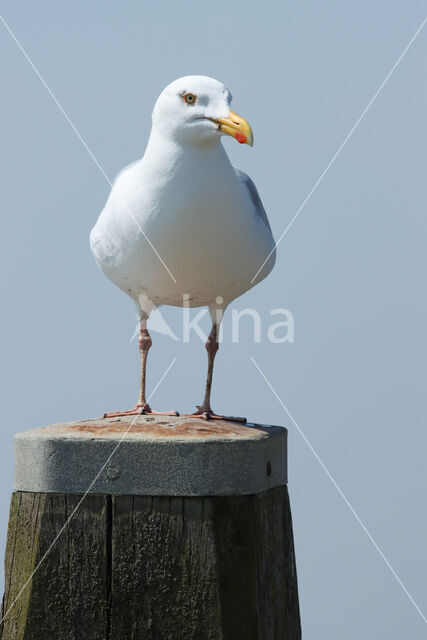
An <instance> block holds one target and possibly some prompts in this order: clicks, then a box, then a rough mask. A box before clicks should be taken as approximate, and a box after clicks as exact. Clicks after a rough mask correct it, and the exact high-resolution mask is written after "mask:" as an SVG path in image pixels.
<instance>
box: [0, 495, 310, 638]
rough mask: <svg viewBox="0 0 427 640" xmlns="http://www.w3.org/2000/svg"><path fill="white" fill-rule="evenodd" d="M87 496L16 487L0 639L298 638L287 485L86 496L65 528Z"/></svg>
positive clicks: (298, 627)
mask: <svg viewBox="0 0 427 640" xmlns="http://www.w3.org/2000/svg"><path fill="white" fill-rule="evenodd" d="M81 497H82V496H80V495H62V494H40V493H23V492H16V493H14V494H13V495H12V502H11V510H10V520H9V532H8V541H7V548H6V561H5V573H6V581H5V595H4V599H3V609H2V611H3V613H2V617H3V616H6V617H5V620H4V622H3V624H2V625H1V629H0V639H1V640H243V639H245V640H299V639H300V638H301V629H300V622H299V607H298V593H297V580H296V570H295V557H294V549H293V537H292V521H291V512H290V506H289V498H288V493H287V489H286V487H285V486H283V487H279V488H277V489H271V490H269V491H266V492H265V493H262V494H260V495H257V496H235V497H233V496H231V497H200V498H198V497H194V498H179V497H148V496H108V495H88V496H86V497H85V499H84V500H83V502H82V503H81V505H80V506H79V508H78V509H77V511H76V512H75V513H74V515H73V517H72V518H71V520H70V522H69V524H68V526H66V527H65V528H64V529H63V531H62V532H61V529H62V528H63V526H64V524H65V522H66V521H67V518H69V516H70V515H71V514H72V513H73V510H74V509H75V507H76V506H77V505H78V503H79V501H80V500H81ZM60 532H61V533H60ZM59 533H60V535H59V537H58V538H57V539H56V541H55V538H56V537H57V536H58V534H59ZM54 541H55V542H54ZM53 542H54V544H53V545H52V543H53ZM50 547H51V548H50ZM49 548H50V550H49ZM34 570H35V574H34V576H33V578H32V579H31V581H30V582H28V584H26V583H27V581H28V579H29V577H30V576H31V574H32V572H33V571H34ZM24 586H25V588H24V589H23V587H24ZM22 589H23V590H22ZM18 596H19V597H18ZM16 598H18V599H17V600H16V602H15V604H13V603H14V600H15V599H16ZM12 605H13V606H12Z"/></svg>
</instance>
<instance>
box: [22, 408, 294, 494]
mask: <svg viewBox="0 0 427 640" xmlns="http://www.w3.org/2000/svg"><path fill="white" fill-rule="evenodd" d="M132 423H133V424H132ZM286 482H287V430H286V429H285V428H284V427H277V426H266V425H259V424H246V425H242V424H238V423H235V422H228V421H214V420H212V421H206V420H202V419H199V418H185V417H169V416H156V417H154V416H138V417H137V419H136V420H135V416H132V417H123V418H120V419H118V418H107V419H91V420H83V421H80V422H74V423H63V424H56V425H50V426H46V427H40V428H38V429H31V430H29V431H24V432H22V433H18V434H16V436H15V481H14V489H15V490H16V491H41V492H57V493H86V492H88V493H110V494H133V495H175V496H200V495H204V496H212V495H243V494H257V493H261V492H262V491H265V490H267V489H271V488H272V487H277V486H280V485H283V484H286Z"/></svg>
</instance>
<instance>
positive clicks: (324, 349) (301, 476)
mask: <svg viewBox="0 0 427 640" xmlns="http://www.w3.org/2000/svg"><path fill="white" fill-rule="evenodd" d="M0 12H1V13H2V15H3V17H4V18H5V19H6V20H7V21H8V23H9V25H10V27H11V28H12V29H13V30H14V32H15V34H16V36H17V38H18V39H19V41H20V42H21V44H22V45H23V47H24V48H25V49H26V50H27V52H28V54H29V55H30V57H31V59H32V60H33V62H34V64H35V65H36V66H37V67H38V68H39V70H40V72H41V74H42V75H43V76H44V78H45V79H46V81H47V83H48V85H49V87H50V88H51V90H52V91H53V92H54V94H55V95H56V96H57V98H58V100H59V101H60V102H61V104H62V105H63V107H64V109H65V110H66V111H67V113H68V114H69V116H70V117H71V119H72V120H73V122H74V123H75V125H76V126H77V128H78V130H79V132H80V134H81V135H82V137H83V138H84V140H85V141H86V142H87V144H88V145H89V147H90V148H91V150H92V151H93V153H94V154H95V156H96V158H97V159H98V161H99V162H100V164H101V165H102V167H103V168H104V169H105V172H106V173H107V174H108V175H109V176H110V177H113V176H114V175H115V174H116V173H117V172H118V171H119V170H120V169H121V168H122V167H123V166H124V165H126V164H127V163H129V162H131V161H132V160H134V159H136V158H137V157H139V156H140V155H142V153H143V151H144V147H145V143H146V140H147V136H148V133H149V128H150V115H151V110H152V106H153V103H154V101H155V99H156V97H157V95H158V94H159V92H160V91H161V89H162V88H163V87H164V86H165V85H166V84H167V83H169V82H170V81H171V80H173V79H174V78H176V77H178V76H182V75H187V74H206V75H211V76H213V77H215V78H217V79H219V80H221V81H223V82H224V83H226V84H227V85H228V87H229V88H230V90H231V92H232V94H233V96H234V101H233V108H234V109H235V110H236V111H237V112H238V113H239V114H241V115H243V116H244V117H246V118H247V119H248V120H249V122H250V123H251V125H252V127H253V129H254V133H255V146H254V148H253V149H250V148H249V147H243V146H240V145H238V144H236V143H235V141H233V140H231V139H230V140H226V141H225V146H226V148H227V150H228V151H229V153H230V156H231V158H232V160H233V162H234V164H235V165H236V166H238V167H240V168H241V169H243V170H244V171H246V172H247V173H249V174H250V175H251V177H252V178H253V179H254V181H255V182H256V184H257V186H258V188H259V191H260V193H261V196H262V198H263V201H264V204H265V207H266V209H267V211H268V214H269V217H270V221H271V224H272V228H273V231H274V233H275V235H276V237H279V236H280V234H281V232H282V231H283V229H284V228H285V227H286V225H287V224H288V222H289V220H290V219H291V218H292V216H293V215H294V213H295V212H296V211H297V209H298V207H299V206H300V204H301V203H302V201H303V200H304V198H305V196H306V195H307V193H308V192H309V191H310V189H311V188H312V187H313V185H314V184H315V182H316V180H317V179H318V177H319V176H320V174H321V173H322V171H323V169H324V168H325V166H326V165H327V164H328V162H329V160H330V159H331V157H332V156H333V154H334V153H335V151H336V150H337V148H338V147H339V145H340V144H341V142H342V141H343V139H344V138H345V137H346V135H347V134H348V132H349V131H350V129H351V127H352V126H353V124H354V122H355V121H356V120H357V118H358V117H359V115H360V114H361V113H362V111H363V110H364V108H365V107H366V105H367V104H368V102H369V100H370V99H371V97H372V96H373V94H374V93H375V91H376V90H377V88H378V87H379V85H380V83H381V82H382V81H383V80H384V78H385V76H386V75H387V73H388V72H389V71H390V69H391V67H392V66H393V64H394V62H395V61H396V59H397V58H398V57H399V55H400V53H401V52H402V50H403V49H404V48H405V46H406V45H407V43H408V42H409V40H410V39H411V37H412V35H413V34H414V32H415V31H416V30H417V28H418V27H419V25H420V24H421V22H422V20H423V19H424V17H425V15H427V4H426V2H421V1H419V0H413V1H412V2H410V3H404V2H396V1H385V0H379V1H376V2H368V1H366V0H361V1H360V2H357V3H354V2H338V1H330V0H327V1H326V2H322V3H319V2H317V1H315V0H311V1H306V2H296V1H293V2H291V1H286V2H279V1H275V2H265V3H257V4H255V3H252V6H250V4H248V3H247V2H243V1H242V0H235V1H234V2H232V3H228V4H219V5H215V4H213V5H212V4H210V5H209V4H206V3H204V4H200V3H196V2H189V1H187V0H181V2H179V3H178V2H177V3H166V4H165V3H141V2H127V3H117V2H111V1H109V0H108V1H107V0H103V1H102V2H101V0H97V1H92V2H90V3H87V2H82V1H81V0H77V1H76V2H74V3H68V4H66V3H57V2H52V1H44V2H42V3H37V5H36V4H35V3H32V2H28V1H26V2H19V3H17V2H12V1H11V0H5V1H4V2H2V4H1V8H0ZM426 55H427V27H425V30H424V31H423V32H422V33H421V34H420V35H419V37H418V38H417V40H416V41H415V43H414V44H413V46H412V47H411V49H410V50H409V51H408V53H407V55H406V56H405V58H404V59H403V60H402V62H401V64H400V65H399V66H398V68H397V69H396V71H395V72H394V74H393V75H392V77H391V78H390V80H389V82H388V83H387V85H386V86H385V87H384V89H383V91H382V92H381V94H380V95H379V97H378V98H377V100H376V102H375V103H374V105H373V106H372V107H371V109H370V110H369V112H368V113H367V115H366V117H365V118H364V119H363V121H362V122H361V123H360V125H359V127H358V129H357V130H356V132H355V133H354V135H353V136H352V137H351V139H350V140H349V142H348V143H347V145H346V146H345V148H344V150H343V151H342V153H341V154H340V155H339V157H338V158H337V160H336V162H335V163H334V165H333V166H332V167H331V169H330V170H329V172H328V174H327V175H326V177H325V178H324V180H323V181H322V183H321V184H320V186H319V187H318V189H317V190H316V191H315V193H314V194H313V196H312V197H311V199H310V200H309V202H308V203H307V205H306V206H305V207H304V209H303V210H302V212H301V214H300V215H299V217H298V219H297V220H296V222H295V224H294V225H293V227H292V228H291V229H290V231H289V233H288V234H287V235H286V237H285V238H284V239H283V241H282V243H281V244H280V248H279V251H278V260H277V265H276V267H275V270H274V272H273V273H272V274H271V275H270V277H269V278H268V279H267V280H266V281H264V282H263V283H262V284H261V285H260V286H258V287H256V288H255V289H253V290H252V291H251V292H249V293H248V294H246V295H245V296H244V297H242V298H241V299H240V300H238V301H237V302H236V304H235V306H236V308H244V307H249V306H251V307H253V308H255V309H257V310H259V312H260V313H261V314H264V315H265V316H268V313H269V310H270V309H273V308H277V307H286V308H288V309H289V310H291V311H292V313H293V315H294V318H295V343H294V344H284V345H272V344H270V343H268V342H267V341H265V340H263V341H262V343H261V344H254V343H253V339H252V337H251V331H250V330H249V328H250V327H249V321H248V325H247V330H246V332H243V338H242V339H241V341H240V343H239V344H231V343H230V340H229V339H228V340H227V339H226V340H225V344H224V346H223V347H222V349H221V352H220V354H219V356H218V361H217V370H216V377H215V380H214V392H213V401H214V407H215V408H216V409H217V410H218V411H221V412H224V413H233V414H242V413H243V414H245V415H247V416H248V418H250V419H252V420H256V421H261V422H266V423H276V424H282V425H285V426H287V427H288V428H289V466H290V474H289V490H290V495H291V503H292V508H293V517H294V529H295V538H296V553H297V563H298V573H299V584H300V598H301V610H302V622H303V628H304V638H305V640H319V639H322V640H323V639H324V640H343V639H344V638H345V640H356V639H357V640H359V639H360V638H364V640H379V639H382V638H384V639H387V640H401V639H402V638H411V640H421V638H424V637H425V624H424V623H423V620H422V618H421V616H420V615H419V613H418V612H417V611H416V609H415V608H414V606H413V605H412V604H411V602H410V601H409V599H408V597H407V595H406V594H405V592H404V590H403V589H402V587H401V586H400V585H399V584H398V582H397V581H396V579H395V577H394V576H393V575H392V574H391V572H390V570H389V568H388V567H387V566H386V565H385V563H384V561H383V559H382V558H381V557H380V556H379V554H378V552H377V550H376V549H375V548H374V546H373V544H372V542H371V541H370V540H369V539H368V537H367V536H366V534H365V532H364V531H363V530H362V529H361V527H360V525H359V523H358V522H357V520H356V519H355V517H354V515H353V514H352V513H351V512H350V510H349V509H348V507H347V506H346V504H345V503H344V501H343V500H342V498H341V497H340V495H339V494H338V493H337V491H336V489H335V488H334V486H333V485H332V483H331V481H330V479H329V478H328V477H327V475H326V473H325V471H324V470H323V469H322V467H321V466H320V465H319V463H318V461H317V460H316V459H315V457H314V455H313V453H312V452H311V451H310V449H309V448H308V447H307V445H306V443H305V442H304V440H303V439H302V438H301V436H300V435H299V434H298V431H297V430H296V428H295V427H294V425H293V424H292V423H291V421H290V420H289V418H288V416H287V415H286V414H285V412H284V410H283V409H282V407H281V406H280V404H279V403H278V402H277V400H276V398H275V397H274V396H273V394H272V392H271V390H270V389H269V388H268V386H267V385H266V384H265V382H264V381H263V380H262V379H261V377H260V375H259V373H258V372H257V370H256V369H255V367H254V366H253V364H252V363H251V361H250V359H249V358H250V356H254V357H255V358H256V360H257V362H258V363H259V365H260V367H261V368H262V369H263V371H264V372H265V374H266V375H267V377H268V378H269V380H270V381H271V384H272V385H273V387H274V388H275V389H276V391H277V393H278V394H279V396H280V397H281V399H282V401H283V402H284V403H285V405H286V406H287V407H288V409H289V410H290V412H291V413H292V414H293V416H294V418H295V420H296V422H297V423H298V425H299V426H300V428H301V429H302V431H303V432H304V433H305V435H306V436H307V438H308V439H309V441H310V442H311V444H312V446H313V447H314V449H315V450H316V451H317V452H318V454H319V455H320V457H321V458H322V460H323V461H324V463H325V465H326V466H327V468H328V470H329V471H330V473H331V474H332V476H333V477H334V478H335V480H336V481H337V482H338V484H339V485H340V486H341V488H342V490H343V492H344V494H345V495H346V496H347V498H348V500H349V501H350V503H351V504H352V505H353V507H354V508H355V510H356V511H357V513H358V514H359V516H360V518H361V520H362V521H363V523H364V524H365V526H366V527H367V528H368V530H369V531H370V532H371V534H372V536H373V537H374V539H375V541H376V543H377V544H378V545H379V547H380V548H381V550H382V551H383V553H384V554H385V555H386V557H387V558H388V559H389V561H390V563H391V565H392V566H393V568H394V569H395V571H396V572H397V574H398V575H399V576H400V578H401V580H402V581H403V583H404V584H405V586H406V588H407V589H408V591H409V592H410V594H411V595H412V597H413V598H414V599H415V601H416V602H417V604H418V605H419V606H420V608H421V609H422V610H423V612H424V615H426V612H427V590H426V583H425V575H426V559H427V558H426V548H427V547H426V543H425V541H426V534H427V530H426V529H427V516H426V510H425V493H426V474H425V451H426V445H427V430H426V415H427V410H426V392H425V389H426V361H427V341H426V331H427V303H426V296H425V290H426V276H427V273H426V272H427V260H426V250H425V246H426V233H427V218H426V206H425V178H426V176H425V170H426V162H425V158H426V152H425V150H426V143H427V139H426V138H427V136H426V127H425V114H426V112H427V90H426V83H425V77H426V65H425V60H426ZM0 59H1V60H2V65H1V69H0V74H1V75H0V82H1V86H2V89H3V91H2V100H1V102H0V118H1V120H0V122H1V132H2V133H1V153H0V162H1V169H0V175H1V185H2V186H1V208H2V212H3V218H2V220H3V249H2V252H1V261H2V279H1V287H2V302H3V313H2V316H1V324H2V330H1V341H2V349H1V350H2V356H3V357H2V362H3V365H2V368H1V375H2V380H1V389H2V392H3V393H2V416H3V418H2V424H3V426H2V431H1V441H0V443H1V448H0V469H1V471H0V478H1V483H0V524H1V527H0V534H1V535H0V547H1V549H3V548H4V542H5V534H6V526H7V517H8V503H9V497H10V492H11V490H12V458H13V434H14V433H15V432H16V431H21V430H23V429H26V428H30V427H35V426H40V425H43V424H48V423H52V422H60V421H64V420H74V419H78V418H83V417H89V416H98V415H100V414H101V413H102V412H103V411H104V410H106V409H115V408H126V407H129V406H131V405H132V404H133V403H134V402H135V397H136V392H137V374H138V353H137V345H136V343H135V341H133V342H130V338H131V336H132V333H133V330H134V326H135V314H134V309H133V305H132V303H131V302H130V301H129V300H128V299H127V298H126V297H125V296H124V294H122V293H121V292H120V291H119V290H117V289H115V288H114V287H113V285H111V284H110V283H109V282H108V281H107V280H106V278H105V277H104V276H103V275H102V274H101V272H100V271H99V270H98V269H97V267H96V265H95V263H94V261H93V258H92V256H91V254H90V251H89V245H88V234H89V231H90V229H91V227H92V226H93V224H94V222H95V220H96V218H97V216H98V214H99V212H100V210H101V208H102V206H103V204H104V201H105V199H106V197H107V195H108V192H109V187H108V184H107V182H106V180H105V178H104V177H103V176H102V175H101V173H100V171H99V169H98V168H97V167H96V166H95V164H94V162H93V160H92V159H91V158H90V156H89V155H88V153H87V151H86V150H85V149H84V148H83V146H82V144H81V142H80V141H79V140H78V138H77V136H76V134H75V133H74V132H73V131H72V129H71V128H70V126H69V124H67V122H66V120H65V119H64V116H63V115H62V114H61V113H60V111H59V110H58V108H57V106H56V105H55V104H54V102H53V101H52V98H51V97H50V96H49V95H48V93H47V92H46V90H45V88H44V87H43V86H42V84H41V82H40V80H39V79H38V78H37V76H36V75H35V73H34V71H33V70H32V69H31V67H30V66H29V64H28V62H27V61H26V60H25V58H24V57H23V55H22V53H21V52H20V51H19V49H18V47H17V45H16V43H15V42H14V41H13V40H12V38H11V37H10V35H9V34H8V33H7V31H6V30H5V28H4V27H3V26H2V25H1V24H0ZM165 315H166V318H167V319H168V321H169V322H170V323H171V325H172V326H175V325H177V324H178V323H179V318H180V315H179V312H178V311H177V310H173V309H169V310H166V313H165ZM153 340H154V345H153V348H152V350H151V352H150V363H149V385H151V388H153V386H154V384H155V382H157V380H158V379H159V378H160V377H161V375H162V374H163V372H164V370H165V369H166V368H167V366H168V365H169V363H170V361H171V360H172V358H173V357H175V356H177V358H178V360H177V362H176V364H175V365H174V367H173V369H172V370H171V372H170V374H169V375H168V377H167V379H166V380H165V381H164V383H163V384H162V386H161V387H160V388H159V390H158V392H157V394H156V396H155V398H153V404H155V405H157V406H160V407H167V408H170V407H178V408H181V409H186V410H191V409H192V408H193V407H194V405H195V404H196V402H198V401H199V400H200V398H201V394H202V389H203V378H204V373H205V350H204V347H203V345H202V344H201V342H200V341H199V339H198V338H197V337H194V339H193V340H192V342H191V343H190V344H181V343H179V342H175V341H173V340H171V339H170V338H168V337H167V336H162V335H157V334H154V335H153Z"/></svg>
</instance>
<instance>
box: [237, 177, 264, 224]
mask: <svg viewBox="0 0 427 640" xmlns="http://www.w3.org/2000/svg"><path fill="white" fill-rule="evenodd" d="M233 169H234V171H235V172H236V173H237V177H238V178H239V180H240V181H241V182H242V183H243V184H244V185H245V187H246V189H247V190H248V192H249V197H250V199H251V200H252V202H253V205H254V207H255V213H256V215H257V216H260V217H261V218H262V220H264V222H265V224H266V226H267V227H268V228H269V230H270V231H271V227H270V223H269V221H268V218H267V214H266V212H265V209H264V207H263V204H262V202H261V198H260V197H259V193H258V191H257V188H256V186H255V183H254V182H252V180H251V179H250V177H249V176H248V175H247V174H246V173H245V172H244V171H240V169H237V168H236V167H233Z"/></svg>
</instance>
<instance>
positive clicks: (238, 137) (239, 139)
mask: <svg viewBox="0 0 427 640" xmlns="http://www.w3.org/2000/svg"><path fill="white" fill-rule="evenodd" d="M236 140H237V142H240V144H245V142H246V141H247V139H246V136H244V135H243V133H236Z"/></svg>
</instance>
